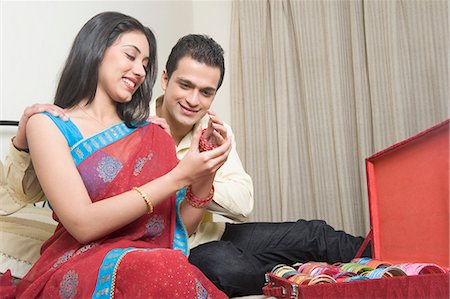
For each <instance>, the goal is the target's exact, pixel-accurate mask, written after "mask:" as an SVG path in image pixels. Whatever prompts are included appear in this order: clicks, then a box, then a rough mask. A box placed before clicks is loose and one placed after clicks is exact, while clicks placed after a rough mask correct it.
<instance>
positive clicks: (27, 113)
mask: <svg viewBox="0 0 450 299" xmlns="http://www.w3.org/2000/svg"><path fill="white" fill-rule="evenodd" d="M44 111H45V112H48V113H50V114H52V115H54V116H56V117H60V118H61V119H62V120H64V121H68V120H69V115H68V114H67V113H66V112H65V111H64V109H62V108H61V107H58V106H56V105H53V104H34V105H32V106H29V107H27V108H25V110H24V111H23V114H22V117H21V118H20V121H19V128H18V129H17V134H16V137H14V139H13V145H14V147H15V148H17V149H18V150H28V142H27V134H26V127H27V122H28V119H29V118H30V117H31V116H32V115H34V114H36V113H41V112H44Z"/></svg>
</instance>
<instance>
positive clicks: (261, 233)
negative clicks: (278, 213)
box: [189, 220, 371, 296]
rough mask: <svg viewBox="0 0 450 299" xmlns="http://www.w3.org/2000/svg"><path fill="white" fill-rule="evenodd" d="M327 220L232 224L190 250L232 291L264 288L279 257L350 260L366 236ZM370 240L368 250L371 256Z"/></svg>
mask: <svg viewBox="0 0 450 299" xmlns="http://www.w3.org/2000/svg"><path fill="white" fill-rule="evenodd" d="M363 240H364V239H363V238H362V237H354V236H351V235H349V234H347V233H345V232H343V231H336V230H334V229H333V228H332V227H331V226H329V225H327V224H326V223H325V222H324V221H320V220H312V221H305V220H299V221H297V222H280V223H268V222H260V223H243V224H227V228H226V229H225V233H224V235H223V236H222V239H221V241H217V242H210V243H207V244H203V245H200V246H198V247H196V248H194V249H193V250H191V254H190V257H189V259H190V261H191V262H192V263H193V264H194V265H196V266H197V267H198V268H200V270H202V271H203V272H204V273H205V275H206V276H207V277H208V278H209V279H211V280H212V281H213V282H214V283H215V284H216V285H217V286H218V287H219V288H220V289H222V290H223V291H224V292H225V293H227V294H228V295H229V296H243V295H251V294H260V293H261V288H262V287H263V285H264V273H266V272H268V271H270V270H271V269H272V268H273V267H274V266H275V265H277V264H280V263H285V264H292V263H295V262H307V261H323V262H328V263H334V262H338V261H342V262H347V261H350V260H351V259H352V258H353V257H354V256H355V254H356V252H357V250H358V249H359V247H360V246H361V244H362V242H363ZM370 255H371V253H370V246H368V248H367V249H366V251H365V252H364V254H363V256H370Z"/></svg>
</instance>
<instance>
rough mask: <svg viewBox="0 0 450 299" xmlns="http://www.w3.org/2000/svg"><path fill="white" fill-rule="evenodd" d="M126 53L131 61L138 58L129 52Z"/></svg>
mask: <svg viewBox="0 0 450 299" xmlns="http://www.w3.org/2000/svg"><path fill="white" fill-rule="evenodd" d="M125 55H126V56H127V58H128V59H130V60H131V61H134V59H136V58H135V57H134V56H133V55H130V54H128V53H125Z"/></svg>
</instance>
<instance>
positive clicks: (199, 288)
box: [195, 278, 211, 299]
mask: <svg viewBox="0 0 450 299" xmlns="http://www.w3.org/2000/svg"><path fill="white" fill-rule="evenodd" d="M195 291H196V292H197V299H211V296H209V294H208V291H207V290H206V289H205V287H204V286H203V285H202V284H201V283H200V281H198V279H197V278H196V279H195Z"/></svg>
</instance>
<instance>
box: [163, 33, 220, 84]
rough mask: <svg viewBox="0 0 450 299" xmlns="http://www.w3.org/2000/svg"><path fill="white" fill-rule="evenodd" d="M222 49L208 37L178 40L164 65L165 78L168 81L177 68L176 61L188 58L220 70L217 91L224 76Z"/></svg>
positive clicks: (187, 36) (198, 35) (194, 36)
mask: <svg viewBox="0 0 450 299" xmlns="http://www.w3.org/2000/svg"><path fill="white" fill-rule="evenodd" d="M223 54H224V51H223V49H222V47H221V46H220V45H219V44H218V43H217V42H216V41H215V40H213V39H212V38H211V37H210V36H208V35H203V34H189V35H186V36H184V37H182V38H180V39H179V40H178V42H177V43H176V44H175V46H174V47H173V48H172V51H171V52H170V55H169V58H168V59H167V63H166V71H167V77H168V79H170V77H171V76H172V73H173V72H174V71H175V70H176V69H177V67H178V61H180V60H181V59H182V58H184V57H186V56H188V57H190V58H192V59H194V60H196V61H198V62H200V63H204V64H206V65H208V66H211V67H217V68H219V69H220V79H219V82H218V85H217V89H219V87H220V86H221V85H222V81H223V76H224V75H225V63H224V58H223Z"/></svg>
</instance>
